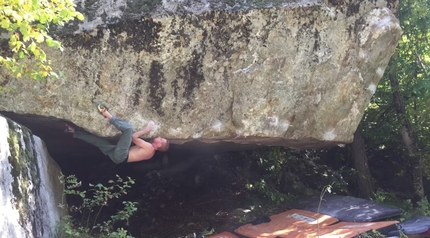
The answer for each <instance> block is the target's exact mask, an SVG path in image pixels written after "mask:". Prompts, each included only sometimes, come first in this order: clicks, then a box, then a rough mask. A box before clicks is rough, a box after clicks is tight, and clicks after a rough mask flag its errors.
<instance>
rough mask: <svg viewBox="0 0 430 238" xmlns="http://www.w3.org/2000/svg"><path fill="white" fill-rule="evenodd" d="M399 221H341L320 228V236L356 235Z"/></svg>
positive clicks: (345, 236) (325, 237) (347, 236)
mask: <svg viewBox="0 0 430 238" xmlns="http://www.w3.org/2000/svg"><path fill="white" fill-rule="evenodd" d="M397 223H398V221H379V222H357V223H356V222H339V223H337V224H334V225H332V226H328V227H323V228H322V229H320V233H321V235H320V237H324V238H329V237H344V238H349V237H354V236H357V235H359V234H362V233H364V232H367V231H371V230H378V229H381V228H384V227H387V226H391V225H394V224H397Z"/></svg>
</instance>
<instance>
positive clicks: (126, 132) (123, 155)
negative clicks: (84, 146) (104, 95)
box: [65, 103, 169, 164]
mask: <svg viewBox="0 0 430 238" xmlns="http://www.w3.org/2000/svg"><path fill="white" fill-rule="evenodd" d="M97 110H98V111H99V112H100V114H102V115H103V116H104V117H105V118H107V119H108V121H109V123H110V124H112V125H114V126H115V127H116V128H117V129H118V130H120V131H121V132H122V134H121V136H120V138H119V141H118V143H117V144H116V145H112V144H111V143H110V142H109V141H107V140H105V139H103V138H100V137H98V136H95V135H92V134H89V133H86V132H84V131H78V130H75V128H73V127H71V126H70V125H69V124H67V123H66V125H65V126H66V132H68V133H72V134H73V137H74V138H78V139H81V140H84V141H86V142H88V143H90V144H92V145H94V146H96V147H98V148H99V149H100V150H101V151H102V152H103V154H105V155H108V156H109V157H110V159H111V160H112V161H113V162H114V163H116V164H120V163H126V162H129V163H130V162H137V161H142V160H148V159H151V158H152V156H153V155H154V154H155V151H157V150H158V151H167V150H168V149H169V141H168V140H166V139H164V138H161V137H157V138H155V139H154V140H153V141H152V143H149V142H146V141H144V140H142V139H141V138H140V136H142V135H144V134H146V133H148V132H150V131H151V130H152V129H153V128H154V122H152V121H150V122H149V123H148V125H147V127H146V128H145V129H143V130H140V131H137V132H135V133H133V127H132V126H131V125H130V124H128V123H127V122H125V121H123V120H121V119H118V118H117V117H115V116H114V115H112V114H111V113H110V112H109V111H108V108H107V107H106V106H104V105H103V104H101V103H97ZM131 142H133V143H134V144H135V145H134V146H131V147H130V145H131Z"/></svg>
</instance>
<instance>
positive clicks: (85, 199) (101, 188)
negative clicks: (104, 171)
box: [57, 175, 137, 238]
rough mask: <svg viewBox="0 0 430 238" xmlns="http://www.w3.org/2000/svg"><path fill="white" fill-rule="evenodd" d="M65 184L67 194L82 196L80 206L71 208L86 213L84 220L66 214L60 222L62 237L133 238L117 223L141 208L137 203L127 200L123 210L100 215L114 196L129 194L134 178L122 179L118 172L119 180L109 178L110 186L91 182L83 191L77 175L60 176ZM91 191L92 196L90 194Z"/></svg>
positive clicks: (59, 231)
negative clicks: (101, 220)
mask: <svg viewBox="0 0 430 238" xmlns="http://www.w3.org/2000/svg"><path fill="white" fill-rule="evenodd" d="M60 180H61V182H62V183H65V194H68V195H75V196H78V197H79V198H81V199H82V203H81V205H80V206H73V207H71V208H70V210H71V211H74V212H78V213H79V214H81V215H82V219H81V220H80V221H76V220H73V219H72V217H71V216H65V217H64V218H63V219H62V220H61V222H60V223H59V224H58V225H57V236H58V237H64V238H69V237H94V236H97V237H112V238H131V236H129V235H128V232H127V230H124V229H123V228H117V229H116V230H115V229H114V228H113V226H114V225H115V224H116V223H117V222H118V221H127V222H128V219H129V218H130V217H131V216H132V215H133V214H134V213H135V212H136V211H137V208H136V204H137V203H136V202H130V201H123V202H122V204H123V205H124V208H123V209H122V210H119V211H118V212H117V213H116V214H115V215H112V216H110V218H109V219H107V220H105V221H103V222H99V221H98V220H99V215H100V212H101V210H102V208H104V207H106V206H108V203H109V202H110V201H111V200H112V199H117V198H120V197H121V196H122V195H125V194H127V191H128V190H129V189H130V188H131V185H132V184H134V180H133V179H131V178H129V177H128V178H127V179H126V180H124V179H122V178H120V177H119V176H118V175H117V177H116V181H114V180H109V181H108V185H103V184H100V183H99V184H96V185H94V184H90V185H89V186H90V189H89V190H88V191H82V190H79V189H80V188H81V186H82V183H81V182H80V181H78V180H77V178H76V177H75V176H74V175H70V176H67V177H61V178H60ZM87 192H88V193H90V194H92V196H87Z"/></svg>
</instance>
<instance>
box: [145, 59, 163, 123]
mask: <svg viewBox="0 0 430 238" xmlns="http://www.w3.org/2000/svg"><path fill="white" fill-rule="evenodd" d="M162 70H163V65H162V64H160V63H159V62H158V61H152V63H151V68H150V69H149V86H148V90H149V93H148V102H149V105H150V106H151V108H152V109H154V110H155V111H156V112H157V113H158V114H159V115H160V116H163V115H164V111H163V109H162V108H161V105H162V104H163V99H164V97H165V96H166V91H165V90H164V88H163V84H164V83H165V82H166V79H165V78H164V74H163V72H162Z"/></svg>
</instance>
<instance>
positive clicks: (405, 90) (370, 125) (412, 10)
mask: <svg viewBox="0 0 430 238" xmlns="http://www.w3.org/2000/svg"><path fill="white" fill-rule="evenodd" d="M399 13H400V14H399V18H400V24H401V26H402V29H403V36H402V38H401V40H400V42H399V46H398V47H397V52H396V54H395V56H394V57H393V58H392V59H391V61H390V64H389V67H388V68H387V70H386V74H385V75H384V77H383V79H382V80H381V83H380V85H379V86H378V91H377V94H375V96H374V97H373V99H372V103H371V105H370V106H369V108H368V110H367V113H366V115H365V117H364V120H363V125H365V126H364V127H363V128H364V129H365V137H366V138H367V139H368V142H369V143H370V144H371V145H369V146H368V147H373V149H372V150H373V153H375V152H378V151H379V152H381V151H384V152H383V153H385V154H391V155H390V157H388V158H389V159H391V160H393V161H394V160H397V161H396V162H401V163H402V167H403V169H402V170H401V171H396V172H395V174H397V175H400V174H403V175H401V176H408V175H410V177H411V181H412V182H413V186H411V187H412V188H413V191H411V192H413V195H414V202H417V201H420V200H422V199H424V190H423V182H422V176H423V173H424V175H425V174H427V176H428V175H430V173H429V172H430V171H426V170H424V171H422V169H423V168H426V167H425V166H424V167H423V166H422V165H423V164H424V165H425V164H429V162H430V160H429V159H428V158H429V157H430V156H429V153H428V151H425V150H422V148H425V147H426V146H427V145H428V144H429V142H430V133H429V132H430V131H429V127H430V117H429V114H428V111H429V110H430V108H429V104H428V102H429V101H430V94H429V92H430V83H429V82H430V81H429V80H430V78H429V74H428V69H429V66H430V51H429V50H430V42H429V40H428V39H429V36H430V2H429V1H426V0H404V1H401V6H400V12H399ZM379 152H378V153H379ZM379 154H380V153H379ZM394 157H396V158H394ZM399 158H400V159H399ZM387 162H388V161H387ZM390 162H392V161H390Z"/></svg>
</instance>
